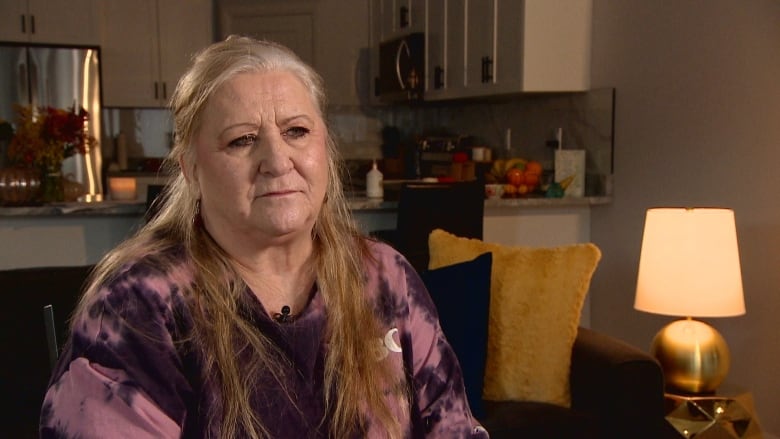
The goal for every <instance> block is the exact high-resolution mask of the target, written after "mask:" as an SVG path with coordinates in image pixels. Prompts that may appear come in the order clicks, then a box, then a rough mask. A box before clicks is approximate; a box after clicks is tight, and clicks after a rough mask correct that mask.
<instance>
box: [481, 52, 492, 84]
mask: <svg viewBox="0 0 780 439" xmlns="http://www.w3.org/2000/svg"><path fill="white" fill-rule="evenodd" d="M492 67H493V60H492V59H490V57H489V56H483V57H482V82H483V83H485V82H490V81H492V80H493V73H492V70H493V69H492Z"/></svg>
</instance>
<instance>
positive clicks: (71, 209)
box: [0, 195, 612, 217]
mask: <svg viewBox="0 0 780 439" xmlns="http://www.w3.org/2000/svg"><path fill="white" fill-rule="evenodd" d="M347 201H348V202H349V207H350V209H352V210H353V211H363V210H366V211H373V210H379V211H385V210H395V209H396V208H397V207H398V202H397V201H392V200H383V199H381V198H368V197H365V196H360V195H356V196H351V197H348V198H347ZM611 201H612V199H611V197H582V198H574V197H571V198H542V197H530V198H499V199H491V200H485V209H493V208H534V207H555V208H561V207H580V206H597V205H603V204H609V203H610V202H611ZM145 211H146V203H144V202H137V201H131V202H127V201H102V202H98V203H54V204H46V205H43V206H22V207H0V217H57V216H142V215H143V214H144V212H145Z"/></svg>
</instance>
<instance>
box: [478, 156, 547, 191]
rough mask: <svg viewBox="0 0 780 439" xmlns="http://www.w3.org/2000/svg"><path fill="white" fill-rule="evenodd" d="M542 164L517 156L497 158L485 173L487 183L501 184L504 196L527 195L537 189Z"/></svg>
mask: <svg viewBox="0 0 780 439" xmlns="http://www.w3.org/2000/svg"><path fill="white" fill-rule="evenodd" d="M541 179H542V164H541V163H539V162H538V161H536V160H527V159H523V158H519V157H515V158H509V159H498V160H495V161H494V162H493V166H492V167H491V168H490V171H489V172H488V173H487V174H485V182H486V183H488V184H503V185H504V191H503V197H504V198H515V197H527V196H529V195H531V194H533V193H534V192H536V191H537V190H538V189H539V185H540V183H541Z"/></svg>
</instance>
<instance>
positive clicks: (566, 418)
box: [420, 229, 679, 439]
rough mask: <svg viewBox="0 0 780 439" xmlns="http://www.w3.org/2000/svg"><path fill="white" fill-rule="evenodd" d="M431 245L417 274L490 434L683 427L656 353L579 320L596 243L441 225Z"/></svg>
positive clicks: (661, 432)
mask: <svg viewBox="0 0 780 439" xmlns="http://www.w3.org/2000/svg"><path fill="white" fill-rule="evenodd" d="M429 247H430V249H429V250H430V261H429V265H428V269H425V270H422V271H421V272H420V275H421V277H422V279H423V282H424V283H425V284H426V286H427V288H428V290H429V292H430V294H431V297H432V299H433V301H434V304H435V305H436V307H437V309H438V311H439V320H440V323H441V326H442V329H443V330H444V333H445V336H446V337H447V339H448V341H449V342H450V344H451V345H452V346H453V349H454V350H455V353H456V355H457V356H458V359H459V361H460V363H461V368H462V369H463V375H464V382H465V385H466V392H467V395H468V397H469V403H470V405H471V407H472V411H473V412H474V413H475V415H476V416H477V418H478V419H480V421H481V422H482V423H483V425H484V426H485V427H486V429H487V430H488V431H489V432H490V434H491V437H492V438H493V439H500V438H545V439H555V438H636V439H643V438H647V439H658V438H666V437H669V438H673V437H679V436H677V435H676V433H675V432H674V430H673V429H671V427H670V425H669V424H668V423H667V422H666V421H665V419H664V411H665V407H664V381H663V373H662V370H661V368H660V365H659V363H658V362H657V361H656V360H655V359H654V358H653V357H651V356H650V355H649V354H647V353H645V352H644V351H642V350H640V349H638V348H636V347H634V346H631V345H629V344H627V343H625V342H623V341H621V340H619V339H617V338H614V337H611V336H608V335H606V334H603V333H600V332H597V331H594V330H591V329H588V328H585V327H581V326H580V325H579V317H580V311H581V308H582V305H583V302H584V298H585V295H586V293H587V290H588V289H589V285H590V278H591V275H592V274H593V272H594V271H595V269H596V267H597V264H598V261H599V260H600V257H601V253H600V251H599V249H598V248H597V247H596V246H594V245H593V244H576V245H571V246H561V247H555V248H532V247H519V246H513V247H509V246H502V245H497V244H490V243H486V242H482V241H481V240H478V239H468V238H464V237H459V236H455V235H453V234H450V233H448V232H445V231H444V230H440V229H439V230H434V231H433V232H432V233H431V234H430V237H429Z"/></svg>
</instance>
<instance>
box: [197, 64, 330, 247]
mask: <svg viewBox="0 0 780 439" xmlns="http://www.w3.org/2000/svg"><path fill="white" fill-rule="evenodd" d="M326 137H327V132H326V127H325V124H324V122H323V120H322V118H321V117H320V115H319V112H318V111H317V107H316V105H315V103H314V102H313V99H312V97H311V96H310V95H309V92H308V91H307V89H306V88H305V87H304V85H303V83H301V82H300V80H298V78H297V77H296V76H294V75H293V74H292V73H289V72H285V71H272V72H263V73H257V72H253V73H241V74H238V75H236V76H235V77H233V78H232V79H230V80H229V81H228V82H226V83H225V84H223V85H222V86H221V87H220V88H219V89H218V90H217V91H216V92H215V93H214V94H213V95H212V97H211V98H210V99H209V101H208V102H207V103H206V105H205V108H204V110H203V113H202V118H201V125H200V127H199V129H198V132H197V133H196V135H195V136H194V146H195V168H194V175H192V176H188V177H189V179H190V180H191V181H193V182H194V184H195V185H196V186H197V188H198V190H199V191H200V197H201V216H202V217H203V221H204V224H205V226H206V228H207V230H208V231H209V233H210V234H211V235H212V236H213V237H214V238H215V239H216V240H217V242H219V243H220V244H221V245H223V246H225V245H228V246H229V245H234V246H235V245H238V246H241V245H245V244H247V243H249V242H253V241H255V242H256V240H258V239H259V240H260V243H261V244H269V245H270V244H274V243H284V242H289V241H290V239H296V238H305V239H310V237H311V230H312V228H313V226H314V223H315V220H316V219H317V216H318V214H319V212H320V208H321V207H322V203H323V200H324V198H325V191H326V186H327V183H328V169H327V166H328V165H327V148H326ZM183 168H184V167H183ZM185 169H186V168H185ZM250 240H251V241H250Z"/></svg>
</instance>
